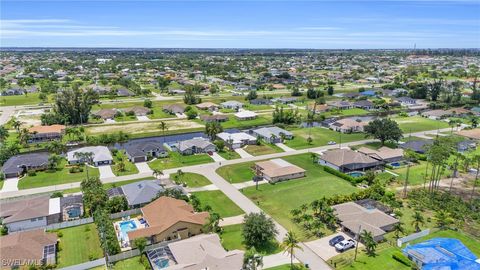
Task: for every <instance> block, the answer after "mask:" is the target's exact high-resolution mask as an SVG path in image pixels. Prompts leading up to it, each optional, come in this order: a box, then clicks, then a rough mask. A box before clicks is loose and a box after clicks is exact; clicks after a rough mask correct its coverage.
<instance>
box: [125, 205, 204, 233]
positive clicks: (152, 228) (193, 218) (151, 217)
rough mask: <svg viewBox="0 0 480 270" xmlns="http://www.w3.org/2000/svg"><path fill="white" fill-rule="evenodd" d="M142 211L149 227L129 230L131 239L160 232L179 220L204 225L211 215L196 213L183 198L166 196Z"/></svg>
mask: <svg viewBox="0 0 480 270" xmlns="http://www.w3.org/2000/svg"><path fill="white" fill-rule="evenodd" d="M142 213H143V218H144V219H145V220H146V221H147V223H148V225H149V227H148V228H145V229H139V230H135V231H131V232H129V233H128V238H129V239H130V240H132V239H135V238H138V237H148V236H152V235H157V234H160V233H162V232H164V231H165V230H167V229H168V228H170V227H171V226H173V225H175V224H176V223H178V222H187V223H193V224H198V225H203V224H205V221H206V219H207V218H208V216H209V214H208V212H199V213H196V212H195V211H193V207H192V206H191V205H189V204H188V203H187V202H185V201H183V200H177V199H174V198H170V197H166V196H162V197H160V198H158V199H156V200H155V201H153V202H151V203H149V204H147V205H146V206H144V207H142Z"/></svg>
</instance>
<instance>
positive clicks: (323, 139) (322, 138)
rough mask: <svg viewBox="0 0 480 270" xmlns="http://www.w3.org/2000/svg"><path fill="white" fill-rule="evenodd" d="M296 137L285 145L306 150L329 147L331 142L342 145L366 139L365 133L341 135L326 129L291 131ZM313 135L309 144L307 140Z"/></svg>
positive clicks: (286, 141) (298, 129) (314, 128)
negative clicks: (328, 144)
mask: <svg viewBox="0 0 480 270" xmlns="http://www.w3.org/2000/svg"><path fill="white" fill-rule="evenodd" d="M291 132H292V133H293V135H294V136H295V137H294V138H293V139H292V140H285V142H284V143H285V145H287V146H289V147H291V148H294V149H304V148H310V147H318V146H324V145H327V143H328V142H329V141H334V142H337V143H340V139H341V141H342V143H346V142H352V141H359V140H364V139H365V134H363V133H352V134H341V133H340V132H336V131H333V130H330V129H326V128H320V127H313V128H296V129H293V130H291ZM310 134H311V138H312V140H313V141H312V143H311V144H308V142H307V138H308V137H309V135H310Z"/></svg>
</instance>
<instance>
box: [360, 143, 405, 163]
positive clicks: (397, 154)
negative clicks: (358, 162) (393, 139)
mask: <svg viewBox="0 0 480 270" xmlns="http://www.w3.org/2000/svg"><path fill="white" fill-rule="evenodd" d="M357 151H358V152H359V153H362V154H365V155H367V156H369V157H371V158H373V159H376V160H379V161H383V162H386V163H390V162H397V161H400V160H402V159H403V152H404V151H403V149H400V148H395V149H393V148H389V147H386V146H382V147H380V148H379V149H378V150H374V149H371V148H368V147H361V148H360V149H358V150H357Z"/></svg>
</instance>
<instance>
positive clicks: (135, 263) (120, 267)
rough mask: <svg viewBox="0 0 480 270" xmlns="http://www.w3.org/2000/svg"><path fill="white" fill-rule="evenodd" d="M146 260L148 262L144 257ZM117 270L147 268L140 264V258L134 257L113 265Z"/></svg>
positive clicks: (143, 269)
mask: <svg viewBox="0 0 480 270" xmlns="http://www.w3.org/2000/svg"><path fill="white" fill-rule="evenodd" d="M144 259H145V260H148V259H147V258H146V257H144ZM113 269H115V270H145V266H143V264H141V263H140V256H136V257H132V258H129V259H126V260H121V261H118V262H116V263H115V264H114V265H113Z"/></svg>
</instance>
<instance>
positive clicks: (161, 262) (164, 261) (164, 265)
mask: <svg viewBox="0 0 480 270" xmlns="http://www.w3.org/2000/svg"><path fill="white" fill-rule="evenodd" d="M155 265H156V266H158V267H159V268H160V269H162V268H167V267H168V259H159V260H156V261H155Z"/></svg>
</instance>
